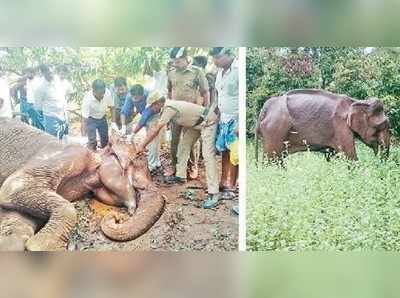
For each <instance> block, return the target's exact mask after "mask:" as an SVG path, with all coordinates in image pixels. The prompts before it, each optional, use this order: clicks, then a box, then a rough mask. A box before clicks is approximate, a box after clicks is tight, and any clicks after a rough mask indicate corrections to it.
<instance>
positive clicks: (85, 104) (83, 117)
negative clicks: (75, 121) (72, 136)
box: [81, 96, 90, 136]
mask: <svg viewBox="0 0 400 298" xmlns="http://www.w3.org/2000/svg"><path fill="white" fill-rule="evenodd" d="M89 110H90V107H89V101H88V99H87V97H86V96H85V97H84V98H83V101H82V111H81V135H82V136H86V135H87V121H88V118H89Z"/></svg>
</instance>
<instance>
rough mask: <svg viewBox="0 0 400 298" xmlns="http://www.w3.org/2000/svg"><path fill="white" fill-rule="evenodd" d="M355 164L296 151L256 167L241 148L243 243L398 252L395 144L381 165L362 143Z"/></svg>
mask: <svg viewBox="0 0 400 298" xmlns="http://www.w3.org/2000/svg"><path fill="white" fill-rule="evenodd" d="M357 147H358V148H357V150H358V156H359V158H360V160H359V161H358V162H350V161H348V160H345V159H337V160H333V161H331V162H326V161H325V159H324V157H323V155H322V154H319V153H311V152H305V153H298V154H294V155H290V156H289V158H288V159H287V160H286V168H281V167H278V166H272V165H270V166H267V167H262V166H259V167H257V166H256V164H255V162H254V147H253V146H248V148H247V161H248V163H247V164H248V166H247V200H246V209H247V220H246V221H247V248H248V249H249V250H253V251H256V250H264V251H267V250H282V251H308V250H323V251H350V250H393V251H398V250H400V221H399V215H400V200H399V197H398V194H399V192H400V167H399V163H400V148H399V147H394V148H393V149H392V151H391V157H390V158H389V160H388V161H387V162H381V161H380V160H379V158H377V157H375V156H374V155H373V153H372V151H371V150H370V149H369V148H367V147H366V146H365V145H362V144H358V146H357Z"/></svg>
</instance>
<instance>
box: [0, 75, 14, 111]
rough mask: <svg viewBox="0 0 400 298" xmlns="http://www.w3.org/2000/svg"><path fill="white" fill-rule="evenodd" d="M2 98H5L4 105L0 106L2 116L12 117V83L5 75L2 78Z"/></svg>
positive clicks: (0, 82)
mask: <svg viewBox="0 0 400 298" xmlns="http://www.w3.org/2000/svg"><path fill="white" fill-rule="evenodd" d="M0 98H2V99H3V105H2V106H1V107H0V118H3V117H5V118H12V115H13V114H12V106H11V98H10V85H9V84H8V80H7V79H6V78H5V77H2V78H0Z"/></svg>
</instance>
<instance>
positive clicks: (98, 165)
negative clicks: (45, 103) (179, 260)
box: [0, 119, 165, 250]
mask: <svg viewBox="0 0 400 298" xmlns="http://www.w3.org/2000/svg"><path fill="white" fill-rule="evenodd" d="M0 144H1V147H0V207H1V208H0V209H2V213H1V214H2V216H3V217H7V216H13V217H14V220H15V224H18V225H20V227H19V228H20V229H23V228H25V229H26V231H25V234H24V235H25V237H27V238H28V237H29V239H27V241H26V243H25V247H26V249H28V250H59V249H65V248H66V246H67V243H68V240H69V236H70V233H71V232H72V230H73V228H74V226H75V224H76V221H77V214H76V210H75V208H74V207H73V205H72V204H71V202H73V201H76V200H79V199H81V198H83V197H84V196H85V195H86V194H89V193H93V194H94V195H95V197H96V198H97V199H98V200H99V201H102V202H103V203H106V204H109V205H114V206H121V207H126V208H127V209H128V212H129V214H130V215H131V216H130V218H129V219H128V220H127V221H126V222H121V223H119V222H118V220H117V219H116V218H114V217H113V216H111V215H108V216H105V218H103V220H102V223H101V229H102V231H103V232H104V234H105V235H106V236H108V237H109V238H111V239H113V240H118V241H127V240H132V239H134V238H136V237H138V236H140V235H142V234H143V233H145V232H146V231H147V230H148V229H149V228H150V227H151V226H152V225H153V224H154V223H155V222H156V221H157V220H158V218H159V217H160V216H161V214H162V213H163V210H164V204H165V201H164V199H163V197H162V196H161V195H160V194H159V193H158V192H157V191H156V190H155V189H154V186H153V185H152V183H151V177H150V174H149V171H148V167H147V160H146V157H145V156H136V155H135V146H134V145H133V144H128V143H126V142H122V141H120V142H118V141H114V143H113V144H111V145H110V146H108V147H106V149H105V150H103V151H102V152H100V153H94V152H91V151H89V150H88V149H87V148H85V147H83V146H80V145H77V144H76V145H75V144H71V145H63V144H61V143H60V142H59V141H58V140H56V139H55V138H53V137H52V136H49V135H47V134H45V133H43V132H42V131H40V130H37V129H35V128H33V127H30V126H28V125H26V124H24V123H22V122H20V121H17V120H6V119H0ZM136 208H138V209H137V210H136ZM5 211H7V212H5ZM36 219H37V220H41V221H42V223H45V224H44V226H43V227H41V228H40V224H38V222H37V221H36ZM15 229H18V227H15ZM15 229H14V230H15ZM29 229H30V230H29ZM37 229H39V231H38V232H37V233H36V234H34V235H33V233H34V232H36V230H37Z"/></svg>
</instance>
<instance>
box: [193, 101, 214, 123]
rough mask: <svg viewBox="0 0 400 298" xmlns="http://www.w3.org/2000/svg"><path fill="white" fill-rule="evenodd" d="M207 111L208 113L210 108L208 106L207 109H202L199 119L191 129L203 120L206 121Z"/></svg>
mask: <svg viewBox="0 0 400 298" xmlns="http://www.w3.org/2000/svg"><path fill="white" fill-rule="evenodd" d="M209 111H210V107H209V106H208V107H206V108H205V109H204V111H203V113H201V115H200V117H199V119H198V120H197V121H196V123H195V124H194V125H193V127H195V126H197V125H199V124H201V123H202V122H203V121H204V120H206V119H207V116H208V112H209Z"/></svg>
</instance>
